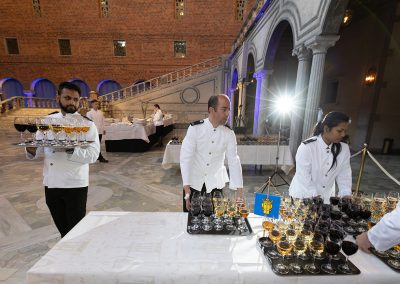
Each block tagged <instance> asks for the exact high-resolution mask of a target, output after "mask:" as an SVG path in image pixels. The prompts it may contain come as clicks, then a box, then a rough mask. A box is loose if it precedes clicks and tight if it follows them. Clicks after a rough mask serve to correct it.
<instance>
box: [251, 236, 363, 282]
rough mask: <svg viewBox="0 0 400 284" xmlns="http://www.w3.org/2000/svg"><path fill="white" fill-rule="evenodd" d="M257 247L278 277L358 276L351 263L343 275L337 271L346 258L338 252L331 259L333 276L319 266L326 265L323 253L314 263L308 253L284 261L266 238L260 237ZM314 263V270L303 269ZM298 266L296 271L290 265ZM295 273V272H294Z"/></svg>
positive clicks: (287, 257) (326, 259)
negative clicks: (282, 267) (283, 267)
mask: <svg viewBox="0 0 400 284" xmlns="http://www.w3.org/2000/svg"><path fill="white" fill-rule="evenodd" d="M257 245H258V247H259V248H260V250H261V252H262V254H263V255H264V257H265V258H266V259H267V261H268V263H269V264H270V265H271V268H272V271H273V272H274V273H275V274H277V275H279V276H303V275H304V276H314V275H316V276H320V275H331V276H335V275H357V274H360V273H361V272H360V270H359V269H358V268H357V266H355V265H354V264H353V263H352V262H351V261H348V263H347V264H348V267H349V270H348V271H347V272H346V273H345V272H342V271H341V270H339V269H338V266H339V265H341V264H345V260H346V257H345V256H344V255H343V254H342V253H341V252H339V253H338V254H337V255H335V256H334V257H333V258H332V261H331V264H332V268H333V270H334V271H335V273H334V274H330V273H327V272H325V271H323V270H322V269H321V266H322V265H324V264H326V263H328V256H327V254H325V253H322V254H321V257H319V258H316V259H315V262H314V261H313V257H312V256H311V255H309V253H308V252H306V253H305V254H304V256H300V257H299V258H298V259H297V257H296V256H294V255H293V254H289V255H286V256H285V258H284V260H283V259H282V256H281V255H280V254H279V253H278V252H277V250H276V248H275V246H274V245H273V244H272V242H271V241H270V240H269V238H268V237H261V238H259V239H258V240H257ZM313 263H315V267H316V269H314V270H313V269H309V270H311V271H312V270H313V272H310V271H309V270H306V269H305V267H306V266H309V265H312V264H313ZM282 264H283V265H284V266H285V267H286V268H287V269H286V270H285V269H279V268H280V267H279V266H280V265H282ZM295 264H298V265H299V267H301V269H300V270H297V271H296V268H291V267H292V265H295ZM295 271H296V272H295Z"/></svg>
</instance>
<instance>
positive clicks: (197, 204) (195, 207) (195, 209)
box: [190, 192, 201, 231]
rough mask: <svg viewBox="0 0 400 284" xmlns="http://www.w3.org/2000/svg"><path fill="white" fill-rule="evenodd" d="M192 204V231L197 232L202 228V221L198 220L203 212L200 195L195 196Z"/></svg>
mask: <svg viewBox="0 0 400 284" xmlns="http://www.w3.org/2000/svg"><path fill="white" fill-rule="evenodd" d="M195 193H199V192H195ZM190 203H191V207H190V213H191V214H192V217H193V218H192V220H191V221H192V224H193V226H192V230H194V231H197V230H198V229H199V228H200V226H199V222H200V219H199V218H198V216H199V214H200V212H201V201H200V196H199V194H193V195H192V199H191V201H190Z"/></svg>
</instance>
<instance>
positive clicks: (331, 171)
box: [289, 111, 352, 203]
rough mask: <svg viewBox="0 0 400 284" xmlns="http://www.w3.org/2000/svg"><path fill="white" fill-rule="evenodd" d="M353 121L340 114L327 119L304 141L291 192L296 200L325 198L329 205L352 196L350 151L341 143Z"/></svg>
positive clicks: (331, 115) (332, 113)
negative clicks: (335, 200) (334, 199)
mask: <svg viewBox="0 0 400 284" xmlns="http://www.w3.org/2000/svg"><path fill="white" fill-rule="evenodd" d="M349 123H350V119H349V117H348V116H347V115H346V114H344V113H342V112H337V111H332V112H330V113H328V114H327V115H325V117H324V118H323V119H322V121H320V122H318V123H317V124H316V125H315V127H314V131H313V137H311V138H309V139H307V140H305V141H303V142H302V143H301V144H300V146H299V148H298V150H297V154H296V174H295V176H294V177H293V180H292V184H291V185H290V188H289V194H290V195H291V196H292V197H295V198H306V197H313V196H321V197H322V198H323V199H324V202H325V203H329V198H330V196H332V195H335V194H336V193H335V192H336V191H335V181H336V183H337V184H338V187H339V191H338V195H339V196H350V195H351V185H352V180H351V167H350V149H349V146H348V145H347V144H346V143H343V142H341V141H342V139H343V137H344V136H345V135H346V130H347V128H348V126H349Z"/></svg>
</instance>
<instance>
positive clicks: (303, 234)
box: [300, 227, 314, 260]
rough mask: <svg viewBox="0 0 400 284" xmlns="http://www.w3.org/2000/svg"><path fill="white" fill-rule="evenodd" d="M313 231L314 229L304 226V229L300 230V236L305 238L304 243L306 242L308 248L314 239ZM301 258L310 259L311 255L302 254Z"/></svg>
mask: <svg viewBox="0 0 400 284" xmlns="http://www.w3.org/2000/svg"><path fill="white" fill-rule="evenodd" d="M313 236H314V234H313V232H312V229H309V228H307V227H303V230H301V232H300V237H301V238H302V239H303V241H304V243H305V244H306V250H307V248H308V247H309V246H310V243H311V241H312V240H313ZM300 258H301V259H302V260H308V259H309V257H308V255H307V254H306V253H303V254H300Z"/></svg>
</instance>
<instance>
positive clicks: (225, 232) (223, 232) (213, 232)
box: [187, 214, 253, 236]
mask: <svg viewBox="0 0 400 284" xmlns="http://www.w3.org/2000/svg"><path fill="white" fill-rule="evenodd" d="M200 219H202V217H200ZM211 219H212V218H211ZM238 220H239V218H236V217H234V218H233V221H234V224H235V226H236V227H237V222H238ZM244 221H245V224H246V226H247V230H246V231H243V232H242V231H239V230H237V229H236V230H232V231H231V230H228V229H226V224H224V228H223V229H222V230H220V231H217V230H215V229H214V228H212V229H211V230H210V231H204V230H203V229H199V230H196V231H194V230H192V229H191V226H192V225H193V224H192V216H191V214H188V222H187V232H188V233H189V234H191V235H230V236H248V235H251V234H252V233H253V229H252V228H251V226H250V223H249V221H248V220H247V218H245V219H244Z"/></svg>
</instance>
